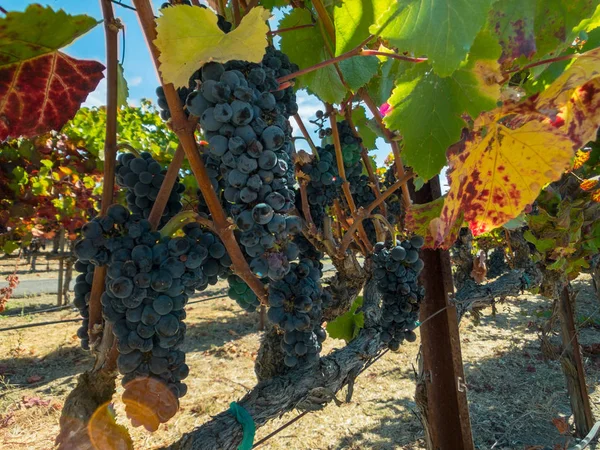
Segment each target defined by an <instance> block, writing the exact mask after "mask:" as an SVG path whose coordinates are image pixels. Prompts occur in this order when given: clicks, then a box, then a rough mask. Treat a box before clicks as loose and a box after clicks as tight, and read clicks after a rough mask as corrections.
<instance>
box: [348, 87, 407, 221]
mask: <svg viewBox="0 0 600 450" xmlns="http://www.w3.org/2000/svg"><path fill="white" fill-rule="evenodd" d="M358 95H359V96H360V97H361V98H362V100H363V101H364V102H365V104H366V105H367V108H369V110H370V111H371V114H373V117H374V118H375V122H377V125H378V126H379V128H380V129H381V131H382V133H383V135H384V136H385V138H386V141H388V143H389V144H390V146H391V147H392V152H393V153H394V162H395V163H396V175H397V177H398V179H399V180H401V179H402V178H403V177H404V164H403V163H402V157H401V156H400V146H399V145H398V141H396V139H395V137H396V136H394V133H392V132H391V131H390V130H388V129H387V128H386V127H385V124H384V123H383V119H382V117H381V113H380V112H379V109H378V108H377V106H376V105H375V102H374V101H373V99H372V98H371V96H370V95H369V93H368V92H367V91H366V90H365V89H362V88H361V89H360V90H359V91H358ZM402 203H403V205H404V209H405V210H408V209H409V208H410V192H408V185H407V184H406V183H404V184H403V185H402Z"/></svg>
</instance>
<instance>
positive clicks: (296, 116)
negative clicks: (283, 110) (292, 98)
mask: <svg viewBox="0 0 600 450" xmlns="http://www.w3.org/2000/svg"><path fill="white" fill-rule="evenodd" d="M294 120H295V121H296V123H297V124H298V128H300V131H302V135H303V136H304V139H306V142H308V145H309V146H310V149H311V150H312V152H313V155H315V158H316V159H317V161H318V160H319V152H318V151H317V147H316V146H315V143H314V142H313V140H312V139H311V137H310V134H308V130H307V129H306V127H305V126H304V122H302V118H301V117H300V114H298V113H296V114H294Z"/></svg>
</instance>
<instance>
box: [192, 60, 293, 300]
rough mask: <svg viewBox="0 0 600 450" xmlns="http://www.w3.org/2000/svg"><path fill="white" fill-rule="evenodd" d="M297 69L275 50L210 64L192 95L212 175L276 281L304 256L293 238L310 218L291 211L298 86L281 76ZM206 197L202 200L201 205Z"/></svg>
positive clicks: (263, 272) (245, 241) (241, 234)
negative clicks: (259, 58)
mask: <svg viewBox="0 0 600 450" xmlns="http://www.w3.org/2000/svg"><path fill="white" fill-rule="evenodd" d="M293 68H294V67H292V65H291V64H290V63H289V60H288V59H287V57H285V55H283V54H281V52H278V51H276V50H274V49H268V50H267V53H266V55H265V57H264V59H263V62H262V63H260V64H251V63H246V62H242V61H230V62H228V63H226V64H219V63H208V64H206V65H204V66H203V67H202V69H201V78H202V83H201V85H200V87H199V89H198V90H196V91H194V92H192V93H190V95H189V96H188V98H187V102H186V103H187V107H188V110H189V111H190V112H191V113H192V114H194V115H195V116H198V117H200V120H199V121H200V125H201V127H202V128H203V130H204V134H205V137H206V139H207V140H208V153H207V154H206V155H205V161H206V162H207V165H208V166H209V169H210V172H209V176H210V177H211V180H212V181H213V186H214V187H215V188H216V190H217V194H218V195H219V196H220V197H221V199H222V200H223V203H224V206H225V210H226V211H227V212H228V213H229V214H230V215H231V217H232V218H233V220H234V222H235V224H236V227H237V231H236V234H237V237H238V240H239V242H240V243H241V244H242V247H243V249H244V250H245V253H246V255H247V257H248V259H249V261H250V267H251V269H252V270H253V272H254V273H255V274H256V275H257V276H259V277H261V278H263V277H268V278H270V279H273V280H277V279H281V278H282V277H283V276H284V275H285V274H286V273H287V271H288V270H289V262H290V261H292V260H293V259H295V258H296V257H297V256H298V250H297V247H296V246H295V245H294V244H293V242H291V239H290V238H291V237H292V236H293V235H294V234H297V233H298V232H299V231H300V228H301V225H302V223H301V220H300V219H299V218H297V217H286V215H287V213H289V211H291V210H292V209H293V207H294V202H295V192H294V190H293V185H294V182H295V179H294V172H293V164H292V160H291V154H292V144H291V139H290V137H291V131H292V130H291V126H290V125H289V122H288V120H287V117H289V115H290V114H293V113H295V111H297V104H296V102H295V96H294V95H293V93H292V91H291V89H289V88H288V89H284V90H281V91H278V90H277V89H278V87H279V85H278V83H277V81H276V77H277V76H279V74H281V73H286V71H288V72H289V71H290V70H291V69H293ZM203 203H204V204H205V202H203V201H202V199H200V207H199V209H201V208H202V205H203ZM232 287H233V286H232ZM239 290H241V288H239Z"/></svg>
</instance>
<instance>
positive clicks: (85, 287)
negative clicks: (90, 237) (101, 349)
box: [73, 260, 95, 350]
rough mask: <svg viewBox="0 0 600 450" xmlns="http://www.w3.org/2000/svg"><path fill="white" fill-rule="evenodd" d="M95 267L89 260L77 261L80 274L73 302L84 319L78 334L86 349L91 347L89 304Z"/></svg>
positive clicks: (76, 268)
mask: <svg viewBox="0 0 600 450" xmlns="http://www.w3.org/2000/svg"><path fill="white" fill-rule="evenodd" d="M94 268H95V267H94V265H93V264H92V263H90V262H89V261H87V262H86V261H81V260H78V261H76V262H75V270H76V271H77V272H79V275H77V277H76V278H75V286H74V287H73V292H74V293H75V298H74V299H73V304H74V305H75V307H76V308H77V309H78V310H79V315H81V317H82V319H83V320H82V322H81V326H80V327H79V329H78V330H77V336H78V337H79V339H80V340H81V348H83V349H84V350H89V349H90V339H89V335H88V324H89V321H88V318H89V316H90V312H89V304H90V293H91V292H92V281H93V279H94Z"/></svg>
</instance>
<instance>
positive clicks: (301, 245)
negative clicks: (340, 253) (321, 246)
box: [294, 234, 324, 276]
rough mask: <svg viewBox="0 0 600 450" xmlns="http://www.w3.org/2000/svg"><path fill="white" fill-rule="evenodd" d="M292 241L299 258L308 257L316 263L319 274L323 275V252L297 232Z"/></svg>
mask: <svg viewBox="0 0 600 450" xmlns="http://www.w3.org/2000/svg"><path fill="white" fill-rule="evenodd" d="M294 242H295V243H296V245H297V246H298V250H299V251H300V258H301V259H304V258H306V259H310V260H311V261H313V263H314V264H316V266H317V268H318V269H319V272H320V273H321V276H323V263H322V262H321V259H323V256H324V255H323V252H320V251H319V250H317V249H316V248H315V246H314V245H313V244H312V242H310V241H309V240H308V239H306V238H305V237H304V235H302V234H299V235H297V236H296V237H295V238H294Z"/></svg>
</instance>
